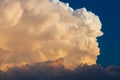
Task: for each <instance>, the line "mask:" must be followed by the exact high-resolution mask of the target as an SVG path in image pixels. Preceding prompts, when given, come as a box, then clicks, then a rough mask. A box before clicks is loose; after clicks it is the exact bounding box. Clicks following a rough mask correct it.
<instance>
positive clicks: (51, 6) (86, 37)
mask: <svg viewBox="0 0 120 80" xmlns="http://www.w3.org/2000/svg"><path fill="white" fill-rule="evenodd" d="M0 12H1V13H0V66H1V68H3V69H4V68H6V66H9V67H10V66H19V65H24V64H33V63H38V62H44V61H48V60H56V59H59V58H64V60H65V62H66V64H67V65H69V66H72V65H77V64H88V65H91V64H96V59H97V56H98V55H99V53H100V52H99V48H98V42H97V39H96V38H97V37H98V36H101V35H102V34H103V33H102V32H101V22H100V20H99V18H98V16H96V15H95V14H94V13H92V12H90V11H87V10H86V9H85V8H80V9H77V10H73V9H72V8H71V7H69V5H68V4H65V3H63V2H60V1H59V0H1V1H0Z"/></svg>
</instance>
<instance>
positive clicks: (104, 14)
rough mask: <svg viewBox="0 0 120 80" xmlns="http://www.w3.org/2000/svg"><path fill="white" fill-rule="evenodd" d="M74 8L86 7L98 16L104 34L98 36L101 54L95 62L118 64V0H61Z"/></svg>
mask: <svg viewBox="0 0 120 80" xmlns="http://www.w3.org/2000/svg"><path fill="white" fill-rule="evenodd" d="M61 1H63V2H68V3H69V4H70V6H71V7H72V8H74V9H77V8H82V7H86V8H87V10H89V11H92V12H94V13H95V14H96V15H98V16H99V17H100V20H101V22H102V31H103V32H104V35H103V36H102V37H100V38H98V42H99V47H100V48H101V54H100V56H99V57H98V60H97V63H98V64H101V65H102V66H103V67H107V66H109V65H119V66H120V0H61Z"/></svg>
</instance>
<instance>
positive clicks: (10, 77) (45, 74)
mask: <svg viewBox="0 0 120 80" xmlns="http://www.w3.org/2000/svg"><path fill="white" fill-rule="evenodd" d="M0 80H120V67H118V66H109V67H107V68H104V69H103V68H102V67H101V66H100V65H92V66H88V65H83V66H78V67H77V68H76V69H74V70H69V69H65V68H64V66H63V65H58V66H55V67H53V66H51V62H44V63H37V64H34V65H25V66H22V67H21V68H18V67H14V68H9V69H8V70H7V71H6V72H3V71H0Z"/></svg>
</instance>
